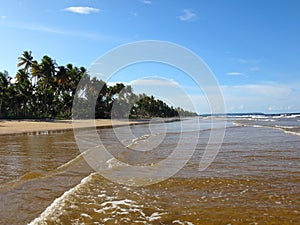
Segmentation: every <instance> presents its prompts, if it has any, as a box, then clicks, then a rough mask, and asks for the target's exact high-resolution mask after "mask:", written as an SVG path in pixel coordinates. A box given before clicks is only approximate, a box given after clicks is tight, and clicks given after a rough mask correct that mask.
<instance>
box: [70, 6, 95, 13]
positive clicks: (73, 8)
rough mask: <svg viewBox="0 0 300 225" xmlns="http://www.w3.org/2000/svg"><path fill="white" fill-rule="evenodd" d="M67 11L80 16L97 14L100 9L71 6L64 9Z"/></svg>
mask: <svg viewBox="0 0 300 225" xmlns="http://www.w3.org/2000/svg"><path fill="white" fill-rule="evenodd" d="M64 10H65V11H69V12H73V13H78V14H90V13H97V12H99V11H100V9H97V8H91V7H83V6H71V7H68V8H65V9H64Z"/></svg>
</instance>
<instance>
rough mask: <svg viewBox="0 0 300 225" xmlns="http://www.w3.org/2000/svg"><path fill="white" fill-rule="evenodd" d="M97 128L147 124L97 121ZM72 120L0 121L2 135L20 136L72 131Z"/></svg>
mask: <svg viewBox="0 0 300 225" xmlns="http://www.w3.org/2000/svg"><path fill="white" fill-rule="evenodd" d="M95 122H96V127H97V128H101V127H111V126H112V123H113V125H114V126H121V125H127V124H139V123H145V122H146V121H143V122H141V121H129V122H128V121H125V120H124V121H122V120H114V121H112V120H110V119H99V120H95ZM80 127H82V128H84V127H88V126H87V121H84V120H83V121H82V125H80ZM72 129H73V126H72V121H71V120H54V121H37V120H0V135H8V134H20V133H41V132H49V131H60V130H72Z"/></svg>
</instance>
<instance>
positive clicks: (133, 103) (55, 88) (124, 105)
mask: <svg viewBox="0 0 300 225" xmlns="http://www.w3.org/2000/svg"><path fill="white" fill-rule="evenodd" d="M80 80H81V82H80ZM78 85H79V86H78ZM99 90H100V91H99ZM76 91H77V95H76ZM78 92H80V94H78ZM73 101H75V102H76V103H79V104H78V105H80V106H82V107H80V108H79V109H77V110H76V111H75V112H73V117H79V118H90V117H92V118H111V117H117V118H128V117H129V118H151V117H176V116H179V115H180V116H196V113H193V112H189V111H186V110H183V109H182V108H179V107H178V108H173V107H172V106H171V107H170V106H168V105H167V104H166V103H165V102H163V101H161V100H159V99H155V98H154V97H153V96H147V95H146V94H139V95H137V94H135V93H133V90H132V88H131V86H129V85H128V86H125V85H124V84H122V83H116V84H115V85H113V86H108V85H107V84H106V83H105V82H104V81H102V80H98V79H97V78H96V77H90V75H89V74H88V71H87V69H86V68H84V67H76V66H74V65H72V64H67V65H66V66H62V65H58V64H57V63H56V61H55V60H54V59H52V58H51V57H49V56H47V55H45V56H43V57H42V59H41V60H40V62H38V61H37V60H35V59H34V58H33V56H32V52H31V51H24V52H23V54H22V55H21V56H20V57H18V72H17V73H16V75H15V78H14V79H13V78H12V77H10V76H9V74H8V72H7V71H4V72H0V118H39V119H44V118H53V119H71V118H72V106H73ZM91 107H94V109H95V111H93V115H90V113H89V110H88V109H90V108H91Z"/></svg>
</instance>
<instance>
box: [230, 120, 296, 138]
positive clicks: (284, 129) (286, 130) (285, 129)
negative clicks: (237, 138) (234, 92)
mask: <svg viewBox="0 0 300 225" xmlns="http://www.w3.org/2000/svg"><path fill="white" fill-rule="evenodd" d="M233 124H235V125H236V126H248V127H255V128H268V129H275V130H280V131H282V132H284V133H286V134H292V135H297V136H300V131H292V130H291V129H298V127H292V126H279V125H274V126H267V125H258V124H247V123H242V122H240V121H239V122H236V121H235V122H233Z"/></svg>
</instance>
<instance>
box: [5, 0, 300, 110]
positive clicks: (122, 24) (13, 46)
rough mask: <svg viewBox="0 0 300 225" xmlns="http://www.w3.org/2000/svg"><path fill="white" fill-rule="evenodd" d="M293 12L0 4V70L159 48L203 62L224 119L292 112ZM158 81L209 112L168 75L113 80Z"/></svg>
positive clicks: (21, 1)
mask: <svg viewBox="0 0 300 225" xmlns="http://www.w3.org/2000/svg"><path fill="white" fill-rule="evenodd" d="M299 11H300V1H297V0H287V1H283V0H280V1H279V0H244V1H240V0H226V1H222V0H203V1H201V0H190V1H183V0H181V1H178V0H172V1H171V0H168V1H167V0H165V1H162V0H127V1H120V0H119V1H116V0H110V1H104V0H73V1H68V0H65V1H58V0H53V1H40V0H3V1H1V3H0V30H1V35H0V46H1V54H0V70H1V71H3V70H7V71H8V72H9V73H10V75H11V76H14V74H15V72H16V71H17V67H16V64H17V62H18V61H17V57H18V56H20V55H21V54H22V52H23V51H24V50H32V52H33V56H34V57H35V58H36V59H38V60H39V59H40V58H41V57H42V56H43V55H49V56H51V57H53V58H54V59H56V61H57V63H58V64H60V65H61V64H63V65H64V64H67V63H73V64H75V65H77V66H85V67H87V68H88V67H89V66H90V64H91V63H92V62H94V61H95V60H96V59H97V58H98V57H99V56H101V55H103V54H104V53H106V52H107V51H109V50H110V49H112V48H115V47H117V46H119V45H123V44H126V43H129V42H134V41H141V40H163V41H169V42H174V43H176V44H178V45H181V46H184V47H186V48H188V49H190V50H191V51H193V52H194V53H195V54H197V55H198V56H199V57H201V58H202V60H203V61H205V63H206V64H207V65H208V66H209V67H210V69H211V70H212V71H213V73H214V74H215V77H216V79H217V81H218V83H219V85H220V88H221V90H222V92H223V95H224V99H225V103H226V108H227V111H228V112H265V113H275V112H283V111H284V112H299V111H300V100H299V99H300V13H299ZM162 71H163V72H162ZM160 73H163V74H164V77H166V78H168V79H170V80H171V81H173V82H174V83H176V84H178V85H180V86H181V87H182V88H183V89H184V90H185V91H186V92H187V93H188V94H189V95H190V97H191V99H192V100H193V102H194V105H195V108H196V110H197V111H198V112H199V113H207V112H209V108H208V105H207V104H206V103H204V102H205V98H204V95H203V93H202V92H201V91H200V90H198V89H197V87H195V86H192V84H191V83H190V82H189V81H188V79H186V76H181V75H180V72H178V71H177V72H176V71H175V70H174V69H170V70H167V69H164V68H163V67H161V66H159V65H158V66H156V67H155V66H154V67H153V66H152V67H151V69H150V67H149V66H148V67H147V65H145V66H144V67H140V66H136V67H134V66H133V67H132V68H128V69H125V70H124V71H123V72H122V73H121V74H123V75H122V76H116V77H118V79H119V80H118V81H123V82H127V83H131V82H133V81H134V80H137V79H139V76H140V77H147V76H161V74H160ZM112 81H117V80H116V78H115V80H112ZM167 83H168V82H167ZM167 86H168V84H166V88H167ZM150 94H151V93H150ZM167 98H171V95H170V96H167ZM177 99H178V97H177ZM171 101H172V99H171ZM181 104H182V106H184V104H185V102H184V100H183V101H182V102H181ZM186 107H187V108H188V106H186Z"/></svg>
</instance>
